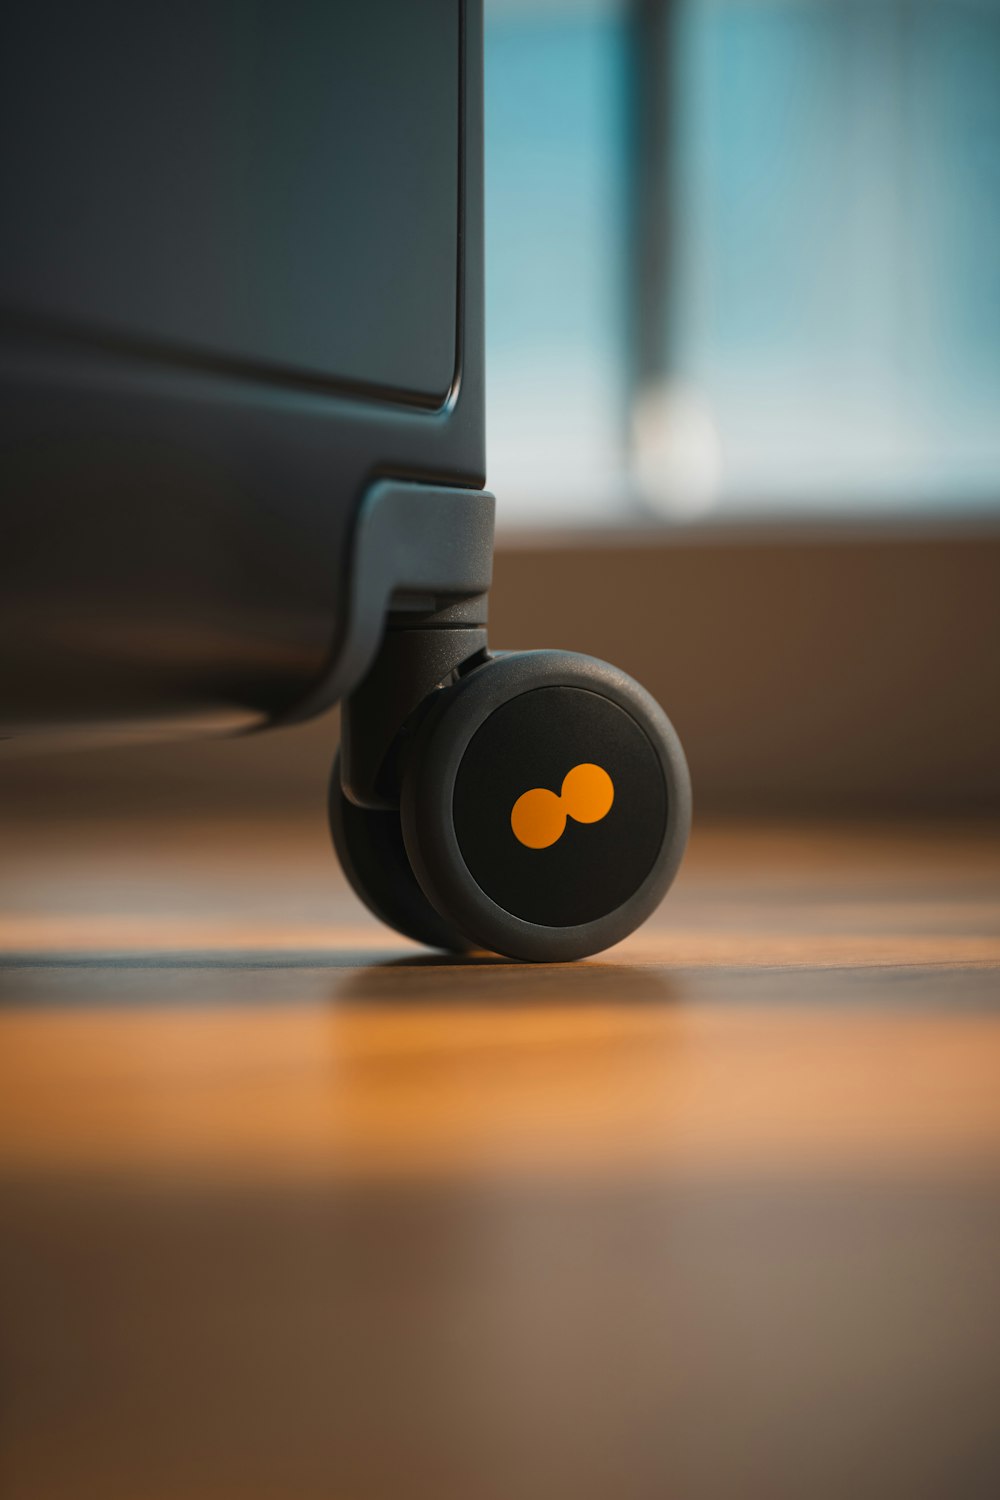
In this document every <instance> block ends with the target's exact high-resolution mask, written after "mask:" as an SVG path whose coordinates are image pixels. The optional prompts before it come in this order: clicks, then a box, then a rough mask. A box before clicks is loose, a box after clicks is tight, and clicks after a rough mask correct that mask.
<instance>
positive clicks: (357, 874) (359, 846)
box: [329, 754, 470, 953]
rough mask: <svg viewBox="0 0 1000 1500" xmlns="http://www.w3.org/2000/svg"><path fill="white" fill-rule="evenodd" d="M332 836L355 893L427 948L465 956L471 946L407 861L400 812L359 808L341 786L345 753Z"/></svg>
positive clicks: (333, 783)
mask: <svg viewBox="0 0 1000 1500" xmlns="http://www.w3.org/2000/svg"><path fill="white" fill-rule="evenodd" d="M329 818H330V833H331V836H332V838H333V847H334V849H335V850H336V852H337V858H338V859H339V860H340V863H341V865H342V866H343V870H344V874H345V875H346V876H347V879H348V880H349V882H350V884H351V888H352V890H353V891H354V893H355V895H356V896H358V898H359V899H360V900H361V901H362V902H363V903H364V905H365V906H367V908H368V910H369V911H370V912H371V913H372V914H373V915H374V916H376V917H378V919H379V921H381V922H384V923H385V924H386V926H387V927H392V928H394V929H395V931H396V932H400V933H402V934H403V936H404V937H408V938H412V939H413V941H414V942H415V943H422V944H423V945H424V946H425V947H427V948H439V949H442V950H444V951H445V952H449V953H465V952H467V951H468V949H469V946H470V945H469V943H468V942H467V941H466V939H465V938H463V937H462V936H461V934H460V933H459V932H458V930H457V928H455V927H453V926H452V924H451V923H450V922H448V921H446V920H445V918H444V917H442V916H441V915H440V914H439V913H438V912H437V911H436V910H435V909H434V907H433V906H432V905H431V903H430V901H428V899H427V897H426V896H425V895H424V893H423V891H422V890H421V888H420V886H419V884H418V883H417V878H416V876H415V875H414V873H413V870H412V868H411V866H410V861H409V859H408V858H407V854H406V848H405V846H404V844H403V834H402V830H401V828H400V822H399V814H398V812H376V811H372V810H370V809H368V808H364V807H355V805H354V803H353V802H350V801H349V800H348V799H347V797H345V796H344V793H343V790H342V788H341V784H340V755H339V754H338V755H337V758H336V760H335V761H334V763H333V773H332V775H331V778H330V795H329Z"/></svg>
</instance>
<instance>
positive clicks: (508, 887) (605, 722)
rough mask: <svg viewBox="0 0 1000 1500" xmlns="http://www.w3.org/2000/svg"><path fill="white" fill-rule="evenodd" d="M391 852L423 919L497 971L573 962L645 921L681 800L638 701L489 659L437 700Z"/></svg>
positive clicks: (558, 673)
mask: <svg viewBox="0 0 1000 1500" xmlns="http://www.w3.org/2000/svg"><path fill="white" fill-rule="evenodd" d="M400 810H401V814H402V828H403V840H404V843H405V846H406V852H407V854H408V855H409V860H410V864H411V865H412V867H413V871H414V873H415V875H416V877H417V879H418V880H419V882H420V885H421V887H422V888H423V890H424V891H425V892H426V893H427V896H428V897H429V898H430V901H431V903H432V905H433V906H434V907H435V908H436V909H437V910H438V911H440V912H442V913H446V914H447V916H448V917H449V918H451V920H452V921H453V922H454V924H455V926H456V928H457V929H459V930H460V931H461V932H463V933H466V934H467V935H468V937H469V939H470V940H471V941H472V942H473V943H474V944H476V945H477V946H479V947H483V948H489V949H492V950H493V951H494V952H496V953H502V954H505V955H506V956H508V957H510V958H518V959H529V960H534V961H537V962H551V961H559V960H564V959H574V958H583V957H584V956H585V955H587V954H589V953H597V952H599V951H600V950H601V949H602V948H607V947H609V946H610V945H611V944H612V943H616V942H618V941H619V940H620V939H621V938H623V937H625V936H626V935H627V934H628V933H630V932H632V931H633V930H634V929H635V928H636V927H638V925H639V924H640V922H642V921H644V919H645V918H646V917H648V916H649V914H650V913H651V912H652V911H653V910H654V908H655V907H656V906H657V905H658V904H659V902H660V900H661V899H662V897H663V896H664V894H665V892H666V890H667V888H668V886H669V885H670V882H671V881H672V880H673V878H674V875H675V874H676V872H677V868H678V866H679V865H680V862H681V857H682V855H683V853H684V846H685V844H686V842H687V835H688V829H689V826H690V820H691V788H690V782H689V779H688V772H687V765H686V762H685V760H684V752H683V751H682V749H681V746H680V741H679V740H678V738H677V735H676V734H675V732H674V730H673V727H672V726H671V724H670V721H669V720H668V719H667V717H666V715H665V714H664V713H663V711H662V710H661V709H660V708H659V706H658V705H657V704H656V702H655V701H654V700H653V699H652V698H651V697H650V695H649V694H648V693H647V692H646V691H645V690H644V689H643V688H641V687H640V686H639V685H638V683H636V682H633V680H632V679H631V678H630V677H627V676H626V675H625V673H624V672H619V671H617V670H616V669H615V668H614V667H610V666H608V665H607V664H606V663H604V662H600V661H595V660H594V659H593V658H591V657H586V656H576V655H573V654H571V653H569V652H563V651H529V652H524V653H519V654H512V655H509V656H500V657H496V658H494V659H492V660H490V661H488V662H486V663H485V664H484V665H483V666H481V667H478V668H476V669H475V671H473V672H471V673H470V674H469V675H468V676H467V677H464V678H462V679H461V680H460V681H459V682H457V683H456V684H454V686H452V687H449V688H445V689H443V690H442V691H441V693H440V694H439V695H438V701H437V702H436V703H435V705H434V707H433V708H432V709H431V711H430V713H429V714H428V716H427V718H426V719H425V721H424V723H423V724H422V725H421V727H420V730H419V731H418V733H417V736H416V740H415V743H414V745H413V748H412V751H411V754H410V758H409V761H408V763H407V765H406V768H405V771H404V774H403V791H402V801H401V808H400Z"/></svg>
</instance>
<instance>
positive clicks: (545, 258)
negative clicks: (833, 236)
mask: <svg viewBox="0 0 1000 1500" xmlns="http://www.w3.org/2000/svg"><path fill="white" fill-rule="evenodd" d="M623 43H624V32H623V23H622V19H621V14H620V12H619V9H618V7H616V6H612V5H594V4H587V5H570V6H567V5H562V6H558V7H551V6H547V5H544V4H543V5H528V4H511V3H509V0H507V3H502V0H501V3H495V4H490V3H487V6H486V121H485V123H486V287H487V296H486V346H487V372H488V380H487V435H488V442H489V474H490V483H491V484H492V485H494V486H495V487H496V489H497V491H498V494H499V495H500V496H501V499H502V509H501V515H502V517H503V518H504V519H506V520H510V519H514V520H517V519H521V518H527V517H531V518H534V517H536V516H537V515H538V506H539V502H542V506H543V511H544V513H545V515H546V518H549V517H551V516H552V515H559V514H563V515H580V514H586V513H588V512H589V513H601V512H602V511H603V510H604V509H605V507H606V506H607V505H608V504H609V503H610V504H621V503H622V499H623V494H624V480H623V469H624V457H625V455H624V451H623V442H622V433H623V430H624V421H623V417H624V383H623V380H624V372H623V358H624V336H623V333H622V327H623V301H622V255H623V241H622V218H623V213H622V205H623V202H624V192H625V180H624V172H623V163H622V149H621V141H622V132H623V127H622V119H621V110H622V94H623Z"/></svg>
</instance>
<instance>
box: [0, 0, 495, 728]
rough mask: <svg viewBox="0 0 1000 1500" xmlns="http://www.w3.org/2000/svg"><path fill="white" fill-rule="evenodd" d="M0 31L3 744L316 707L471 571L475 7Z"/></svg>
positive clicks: (65, 6)
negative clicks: (404, 615)
mask: <svg viewBox="0 0 1000 1500" xmlns="http://www.w3.org/2000/svg"><path fill="white" fill-rule="evenodd" d="M15 10H16V11H17V14H14V13H13V12H14V11H15ZM2 30H3V33H4V35H3V39H2V44H0V57H2V62H0V111H2V114H3V129H2V140H3V145H2V148H0V150H2V164H0V172H2V185H3V201H4V205H5V210H6V214H5V217H6V219H7V228H6V229H5V233H4V236H3V239H2V246H0V382H2V385H3V395H2V407H0V411H2V415H0V444H2V454H3V460H2V466H3V500H2V516H3V521H2V544H0V627H2V628H0V739H2V740H3V741H4V742H5V743H7V744H12V745H23V744H25V743H27V742H30V741H31V740H32V739H34V738H35V737H36V736H37V735H39V734H41V735H53V734H58V735H62V736H64V737H66V736H71V735H75V734H78V733H80V732H81V731H83V732H87V733H92V732H95V731H96V732H97V733H98V734H99V735H100V736H101V737H103V738H107V737H112V736H114V735H116V734H120V733H126V732H134V731H136V730H137V729H138V730H140V731H141V732H147V731H153V732H156V733H162V732H165V731H166V730H168V729H179V730H182V731H183V732H192V731H196V730H198V729H200V728H211V729H216V728H223V727H224V728H229V729H232V728H249V727H253V726H259V725H262V724H266V723H269V722H276V721H281V720H283V719H288V718H293V717H297V716H299V717H300V716H303V715H305V714H307V713H313V712H316V711H319V710H320V709H322V708H324V707H326V706H328V705H329V704H330V703H332V702H334V701H336V700H337V699H338V698H340V697H342V696H343V695H344V694H346V693H347V692H348V691H350V690H351V688H352V687H353V686H355V685H356V683H357V682H358V681H359V680H360V678H361V677H362V676H363V674H364V672H365V670H366V667H367V666H368V664H369V663H370V661H371V658H372V655H373V653H374V651H375V650H376V648H377V644H378V639H379V634H380V630H381V627H382V623H383V619H384V616H385V613H386V611H387V610H388V609H389V608H390V607H392V608H397V607H400V608H405V607H406V606H407V604H408V603H412V604H415V605H416V604H419V605H420V607H422V608H425V609H426V608H428V607H430V608H441V607H443V606H446V605H448V604H449V602H454V601H457V600H460V599H463V598H467V597H469V596H472V595H476V594H482V593H483V592H484V591H485V589H486V588H487V587H488V584H489V575H490V561H491V542H492V499H491V497H489V496H487V495H485V494H483V493H482V486H483V485H484V482H485V457H484V402H483V264H482V259H483V244H482V217H483V205H482V18H481V0H421V3H420V4H419V5H414V4H413V0H377V3H371V4H367V3H366V4H365V5H346V4H337V3H333V4H331V3H319V0H289V3H284V4H281V5H278V4H274V3H258V4H247V3H246V0H196V3H192V0H171V3H170V4H166V3H164V0H153V3H150V4H144V5H141V6H135V5H134V0H133V3H131V4H128V3H123V0H97V3H95V4H94V5H89V6H86V7H83V6H78V5H73V4H70V3H66V0H60V3H46V0H38V3H37V4H36V5H34V6H32V7H16V8H15V7H11V8H10V13H8V15H7V17H6V19H5V20H4V21H3V23H2Z"/></svg>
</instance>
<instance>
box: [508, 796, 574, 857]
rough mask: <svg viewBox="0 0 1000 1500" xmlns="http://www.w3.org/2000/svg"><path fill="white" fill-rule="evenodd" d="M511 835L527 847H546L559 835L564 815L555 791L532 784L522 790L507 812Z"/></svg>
mask: <svg viewBox="0 0 1000 1500" xmlns="http://www.w3.org/2000/svg"><path fill="white" fill-rule="evenodd" d="M510 826H511V828H512V829H513V830H514V837H515V838H516V839H517V840H518V842H519V843H522V844H525V845H526V846H527V847H528V848H529V849H547V848H548V847H549V845H550V844H554V843H555V842H556V841H557V839H560V838H562V831H563V829H564V828H565V827H566V814H565V813H564V812H563V807H562V803H561V801H560V800H559V798H558V797H557V796H556V794H555V792H550V791H549V790H548V789H547V788H546V787H543V786H535V787H532V788H531V791H530V792H522V793H521V796H520V797H518V799H517V801H516V802H515V803H514V806H513V808H512V809H511V814H510Z"/></svg>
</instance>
